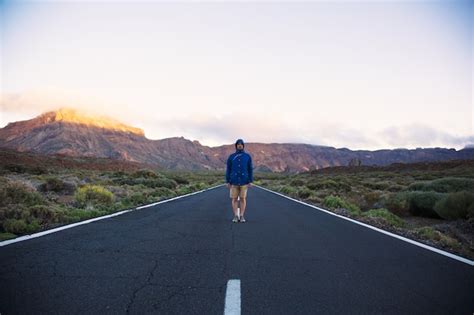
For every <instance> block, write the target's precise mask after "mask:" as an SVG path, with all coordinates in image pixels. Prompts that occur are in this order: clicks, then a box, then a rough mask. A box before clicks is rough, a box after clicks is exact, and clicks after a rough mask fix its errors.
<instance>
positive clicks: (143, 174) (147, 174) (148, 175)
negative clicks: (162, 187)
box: [131, 170, 159, 178]
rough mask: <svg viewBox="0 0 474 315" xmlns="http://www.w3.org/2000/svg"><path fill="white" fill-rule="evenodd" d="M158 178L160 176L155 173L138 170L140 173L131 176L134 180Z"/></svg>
mask: <svg viewBox="0 0 474 315" xmlns="http://www.w3.org/2000/svg"><path fill="white" fill-rule="evenodd" d="M158 176H159V175H158V174H156V173H155V172H153V171H150V170H138V171H136V172H134V173H132V174H131V177H134V178H139V177H143V178H157V177H158Z"/></svg>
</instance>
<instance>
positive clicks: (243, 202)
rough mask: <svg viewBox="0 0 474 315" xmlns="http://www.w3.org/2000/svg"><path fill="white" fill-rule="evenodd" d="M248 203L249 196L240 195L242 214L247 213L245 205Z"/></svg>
mask: <svg viewBox="0 0 474 315" xmlns="http://www.w3.org/2000/svg"><path fill="white" fill-rule="evenodd" d="M246 205H247V198H245V197H244V198H242V197H240V216H241V217H243V216H244V213H245V206H246Z"/></svg>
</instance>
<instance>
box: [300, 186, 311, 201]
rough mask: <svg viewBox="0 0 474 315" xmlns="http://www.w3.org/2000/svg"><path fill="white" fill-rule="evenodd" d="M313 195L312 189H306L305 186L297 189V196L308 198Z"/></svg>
mask: <svg viewBox="0 0 474 315" xmlns="http://www.w3.org/2000/svg"><path fill="white" fill-rule="evenodd" d="M312 195H313V191H312V190H311V189H308V188H306V187H303V188H300V189H298V197H300V198H303V199H308V198H309V197H311V196H312Z"/></svg>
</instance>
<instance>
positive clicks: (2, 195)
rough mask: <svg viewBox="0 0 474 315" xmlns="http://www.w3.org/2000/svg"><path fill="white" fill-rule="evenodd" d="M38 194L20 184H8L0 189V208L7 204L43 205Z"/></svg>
mask: <svg viewBox="0 0 474 315" xmlns="http://www.w3.org/2000/svg"><path fill="white" fill-rule="evenodd" d="M44 203H45V200H44V198H43V196H41V194H40V193H38V192H37V191H35V190H33V189H32V188H30V187H28V186H26V185H25V184H23V183H21V182H9V183H7V184H6V185H4V186H3V187H0V206H4V205H9V204H24V205H27V206H32V205H37V204H44Z"/></svg>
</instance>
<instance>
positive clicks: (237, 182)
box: [225, 139, 253, 222]
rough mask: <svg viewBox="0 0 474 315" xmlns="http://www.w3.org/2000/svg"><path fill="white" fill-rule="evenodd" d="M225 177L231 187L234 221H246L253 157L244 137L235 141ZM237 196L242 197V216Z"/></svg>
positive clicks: (228, 186)
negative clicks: (246, 147)
mask: <svg viewBox="0 0 474 315" xmlns="http://www.w3.org/2000/svg"><path fill="white" fill-rule="evenodd" d="M225 179H226V183H227V188H229V189H230V198H232V210H233V212H234V218H233V219H232V222H238V221H240V222H245V218H244V213H245V206H246V204H247V200H246V198H247V188H248V187H251V186H252V182H253V165H252V157H251V156H250V154H248V153H247V152H245V151H244V140H242V139H238V140H237V141H236V142H235V152H234V153H232V154H231V155H229V158H228V159H227V169H226V173H225ZM237 197H239V199H240V217H239V215H238V213H237V210H238V209H237V208H238V200H237Z"/></svg>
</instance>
